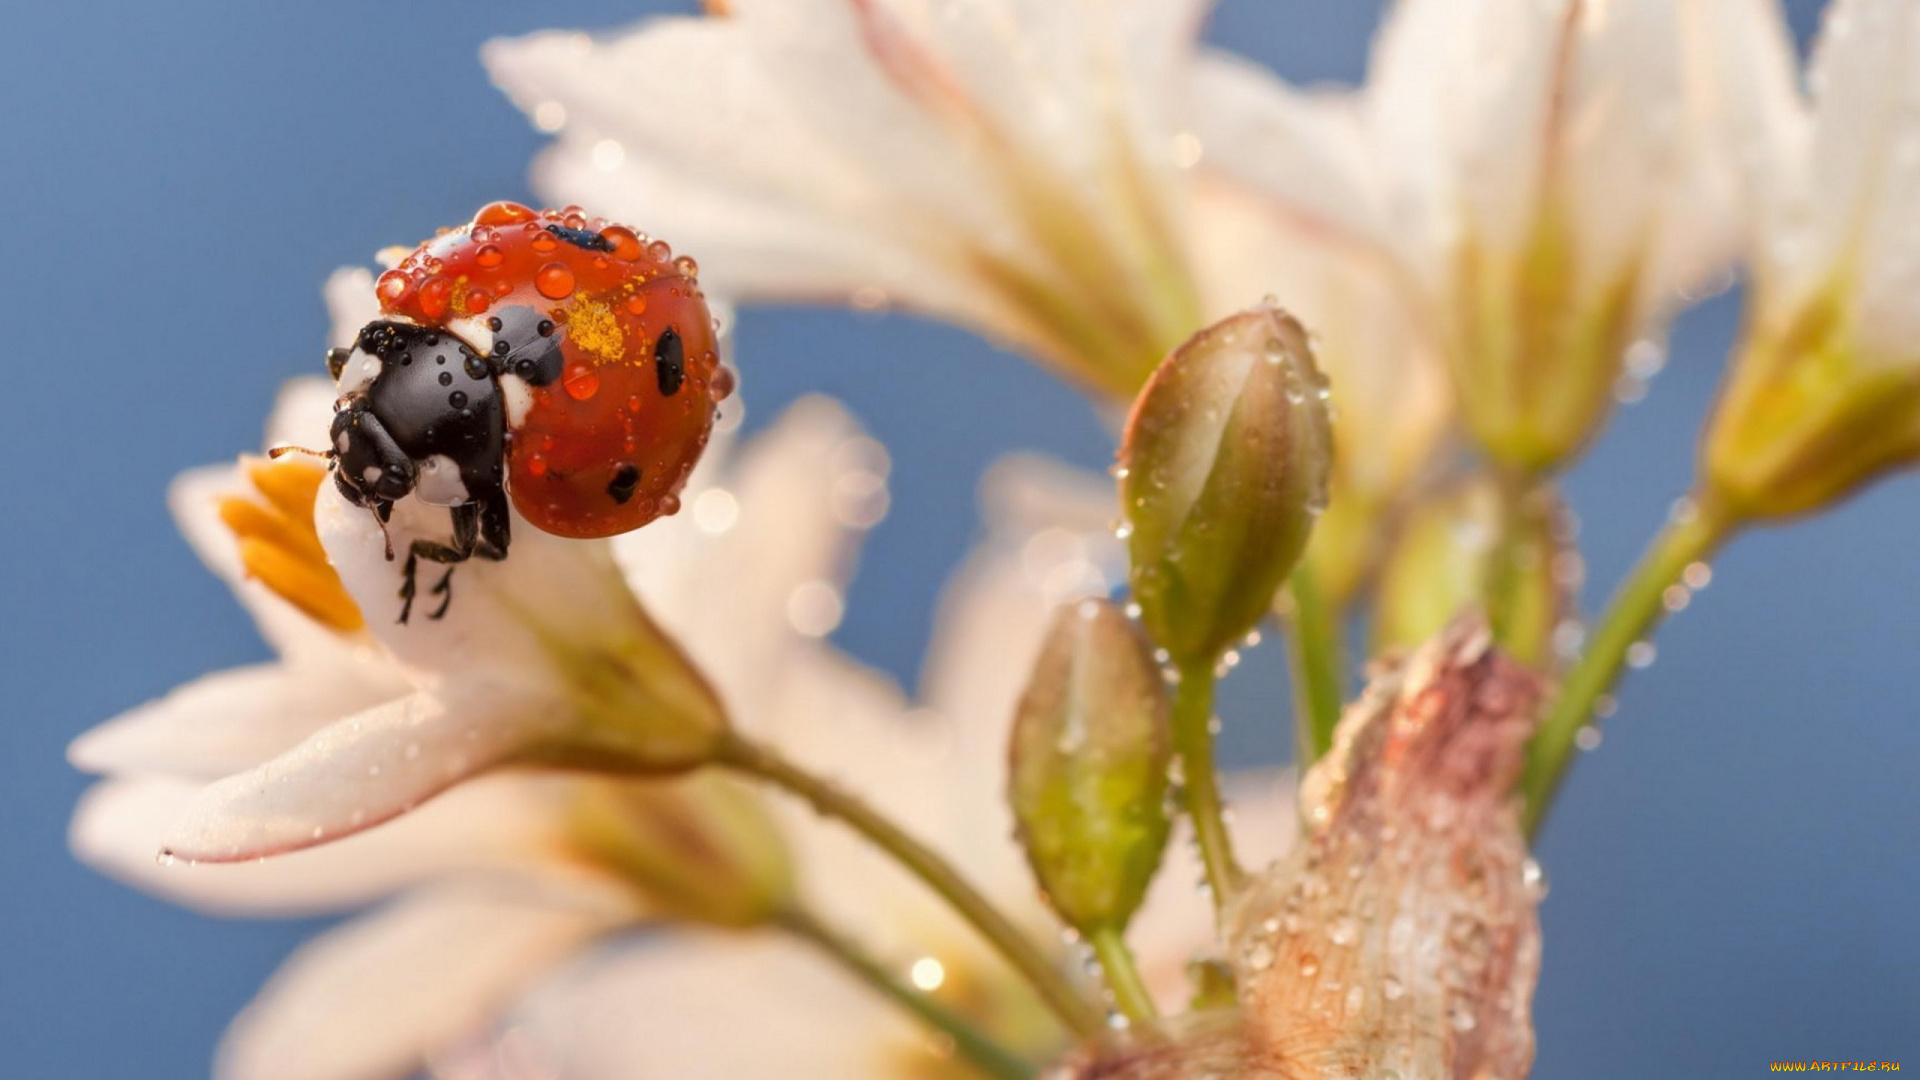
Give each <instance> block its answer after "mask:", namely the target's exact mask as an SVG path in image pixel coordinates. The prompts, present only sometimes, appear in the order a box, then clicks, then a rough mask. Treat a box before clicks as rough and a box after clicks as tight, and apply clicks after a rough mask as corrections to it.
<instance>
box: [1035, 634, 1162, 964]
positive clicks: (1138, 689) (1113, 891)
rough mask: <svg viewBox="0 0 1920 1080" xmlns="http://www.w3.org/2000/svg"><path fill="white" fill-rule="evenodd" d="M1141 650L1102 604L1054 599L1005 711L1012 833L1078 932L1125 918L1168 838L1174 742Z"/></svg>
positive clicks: (1154, 675)
mask: <svg viewBox="0 0 1920 1080" xmlns="http://www.w3.org/2000/svg"><path fill="white" fill-rule="evenodd" d="M1149 649H1150V646H1149V644H1148V642H1147V640H1146V638H1145V636H1144V635H1142V634H1141V633H1140V631H1139V629H1138V628H1136V627H1135V626H1134V624H1133V623H1132V621H1131V620H1129V619H1128V618H1127V617H1126V616H1125V615H1124V614H1122V613H1121V612H1120V610H1119V609H1118V608H1116V607H1114V606H1113V605H1112V604H1110V603H1107V602H1105V601H1100V600H1084V601H1081V602H1080V603H1078V604H1076V605H1073V606H1072V607H1069V608H1063V609H1061V611H1060V612H1059V613H1058V614H1057V615H1056V616H1055V617H1054V620H1053V626H1052V627H1051V629H1050V630H1049V631H1048V634H1047V639H1046V644H1045V645H1044V646H1043V647H1042V648H1041V650H1040V658H1039V660H1038V661H1036V662H1035V664H1034V669H1033V676H1032V678H1031V679H1029V680H1028V683H1027V689H1026V693H1025V694H1024V695H1022V696H1021V698H1020V706H1019V710H1018V712H1017V713H1016V714H1015V716H1014V723H1013V740H1012V747H1011V752H1010V758H1011V770H1010V779H1009V783H1008V800H1009V801H1010V802H1011V803H1012V805H1013V815H1014V819H1015V821H1016V822H1017V824H1018V828H1019V833H1020V840H1021V843H1022V845H1023V846H1024V847H1025V848H1026V852H1027V861H1028V862H1029V863H1031V864H1032V865H1033V871H1034V876H1035V877H1037V878H1038V879H1039V881H1040V886H1041V888H1042V889H1043V890H1045V891H1046V894H1047V897H1048V899H1049V900H1050V901H1051V902H1052V904H1053V908H1054V910H1055V911H1057V912H1059V913H1060V917H1061V918H1062V919H1064V920H1066V922H1067V924H1068V925H1070V926H1072V927H1074V928H1075V929H1076V930H1079V931H1080V932H1081V933H1083V934H1085V933H1091V932H1093V931H1094V930H1096V929H1102V928H1110V929H1115V930H1119V929H1124V928H1125V927H1126V924H1127V920H1129V919H1131V918H1132V917H1133V913H1134V910H1135V909H1136V908H1138V907H1139V906H1140V901H1141V898H1142V897H1144V896H1145V895H1146V891H1147V885H1148V883H1149V882H1151V881H1152V880H1153V875H1154V872H1155V871H1156V870H1158V869H1159V867H1160V856H1161V854H1162V852H1163V851H1164V850H1165V848H1166V843H1167V830H1168V829H1169V827H1170V825H1171V822H1170V821H1169V819H1168V817H1167V812H1166V806H1165V800H1166V791H1167V766H1168V763H1169V762H1170V761H1171V759H1172V756H1173V742H1172V735H1171V732H1170V730H1169V727H1168V724H1169V720H1168V704H1167V697H1166V689H1165V684H1164V682H1163V680H1162V678H1161V675H1160V669H1159V666H1158V665H1156V664H1155V663H1154V662H1153V657H1152V655H1151V653H1150V651H1149Z"/></svg>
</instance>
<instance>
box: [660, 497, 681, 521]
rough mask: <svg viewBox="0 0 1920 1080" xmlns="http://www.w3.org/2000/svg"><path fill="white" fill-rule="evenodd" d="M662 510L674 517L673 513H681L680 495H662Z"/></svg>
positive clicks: (663, 512)
mask: <svg viewBox="0 0 1920 1080" xmlns="http://www.w3.org/2000/svg"><path fill="white" fill-rule="evenodd" d="M660 512H661V513H662V514H665V515H666V516H668V517H672V516H673V515H675V514H677V513H679V512H680V496H678V495H662V496H660Z"/></svg>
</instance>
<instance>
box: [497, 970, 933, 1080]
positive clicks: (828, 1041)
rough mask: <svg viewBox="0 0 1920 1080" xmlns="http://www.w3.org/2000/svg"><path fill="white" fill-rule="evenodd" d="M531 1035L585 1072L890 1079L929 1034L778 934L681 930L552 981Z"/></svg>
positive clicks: (625, 1077)
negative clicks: (739, 934) (735, 934)
mask: <svg viewBox="0 0 1920 1080" xmlns="http://www.w3.org/2000/svg"><path fill="white" fill-rule="evenodd" d="M527 1019H528V1027H527V1029H525V1030H527V1031H529V1032H530V1033H531V1034H532V1036H533V1037H534V1038H535V1039H537V1040H538V1041H539V1042H540V1043H542V1044H544V1045H545V1046H546V1047H547V1048H548V1049H549V1050H550V1052H551V1054H552V1056H553V1058H554V1060H555V1061H556V1062H557V1064H558V1065H559V1068H558V1074H559V1075H562V1076H566V1077H571V1078H578V1080H616V1078H618V1080H762V1078H765V1080H771V1078H773V1077H779V1078H781V1080H883V1078H892V1077H897V1076H900V1075H902V1071H903V1070H905V1069H910V1068H911V1066H912V1058H911V1057H910V1056H909V1055H910V1053H911V1052H912V1051H913V1050H914V1049H915V1048H916V1047H921V1046H924V1045H926V1043H925V1036H924V1035H922V1034H921V1033H920V1032H918V1031H917V1030H916V1029H915V1028H914V1027H913V1025H912V1022H911V1021H909V1020H907V1019H906V1018H905V1017H904V1015H903V1014H902V1013H900V1012H899V1010H898V1009H896V1008H894V1007H892V1006H891V1005H889V1004H888V1003H886V1002H884V1001H882V1000H881V999H880V998H879V997H877V996H875V994H874V993H873V992H872V991H871V990H869V989H867V988H866V987H865V986H862V985H860V984H858V983H855V982H854V981H852V980H851V979H850V978H849V977H847V976H846V975H844V974H842V973H841V972H840V971H839V970H837V969H836V968H835V967H833V966H832V965H831V964H830V963H829V962H828V961H826V960H824V959H822V958H820V957H819V956H818V955H817V954H815V953H814V952H813V950H812V949H810V948H808V947H806V946H803V945H801V944H799V943H797V942H793V941H790V940H786V939H782V938H779V937H774V936H770V935H755V936H751V937H722V936H719V935H713V934H687V935H675V936H674V937H672V938H666V939H658V940H655V941H651V942H647V943H643V944H640V945H637V946H635V947H632V948H629V949H625V950H622V951H621V952H619V953H617V954H614V955H611V956H609V957H607V958H606V959H605V960H603V961H601V962H599V963H596V964H593V965H592V966H591V967H589V968H587V969H585V970H583V971H581V972H579V973H578V974H577V975H575V976H572V977H568V978H566V979H563V980H560V981H558V982H556V983H555V984H554V985H553V986H551V987H549V988H545V989H543V990H542V991H541V992H540V993H539V994H538V995H536V997H535V998H534V999H533V1002H532V1005H531V1008H530V1009H529V1010H528V1017H527Z"/></svg>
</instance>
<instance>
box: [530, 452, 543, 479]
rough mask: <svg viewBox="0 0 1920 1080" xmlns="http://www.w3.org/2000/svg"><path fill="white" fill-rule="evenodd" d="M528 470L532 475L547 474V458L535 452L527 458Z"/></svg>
mask: <svg viewBox="0 0 1920 1080" xmlns="http://www.w3.org/2000/svg"><path fill="white" fill-rule="evenodd" d="M527 472H528V474H529V475H532V476H545V475H547V459H546V458H543V457H541V456H540V455H539V454H535V455H533V456H532V457H530V458H528V459H527Z"/></svg>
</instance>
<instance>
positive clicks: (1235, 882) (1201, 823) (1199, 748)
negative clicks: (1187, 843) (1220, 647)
mask: <svg viewBox="0 0 1920 1080" xmlns="http://www.w3.org/2000/svg"><path fill="white" fill-rule="evenodd" d="M1212 721H1213V667H1212V665H1211V664H1207V663H1196V664H1184V665H1182V666H1181V668H1180V682H1179V684H1178V685H1177V686H1175V687H1174V692H1173V749H1174V752H1175V753H1177V754H1178V755H1179V756H1180V771H1181V774H1182V784H1183V787H1184V788H1185V791H1186V802H1187V816H1188V817H1189V818H1191V819H1192V820H1193V835H1194V839H1195V840H1196V841H1197V842H1198V843H1199V845H1200V860H1201V861H1202V862H1203V863H1205V864H1206V868H1207V885H1208V887H1209V888H1210V889H1211V890H1212V892H1213V910H1214V914H1215V915H1216V916H1218V915H1220V914H1222V913H1223V912H1224V910H1225V907H1226V903H1227V901H1228V900H1229V899H1231V898H1232V897H1233V894H1234V892H1235V891H1236V890H1237V889H1238V888H1239V887H1240V864H1239V863H1237V862H1235V861H1234V859H1233V841H1232V839H1231V838H1230V837H1229V836H1228V835H1227V821H1226V813H1225V808H1224V806H1223V805H1222V804H1221V801H1220V780H1219V770H1218V769H1216V768H1215V767H1214V764H1213V726H1212Z"/></svg>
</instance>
